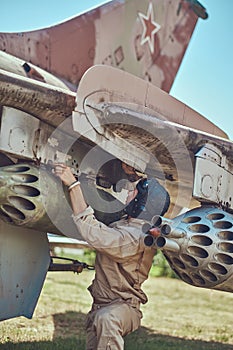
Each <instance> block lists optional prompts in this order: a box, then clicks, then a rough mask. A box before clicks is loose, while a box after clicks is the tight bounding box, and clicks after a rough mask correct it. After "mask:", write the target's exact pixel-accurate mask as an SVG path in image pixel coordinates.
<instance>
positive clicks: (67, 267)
mask: <svg viewBox="0 0 233 350" xmlns="http://www.w3.org/2000/svg"><path fill="white" fill-rule="evenodd" d="M53 259H58V260H64V261H70V263H61V264H59V263H54V262H53ZM83 269H87V270H94V269H95V267H94V266H91V265H88V264H86V263H84V262H81V261H78V260H75V259H70V258H63V257H59V256H51V261H50V265H49V269H48V271H73V272H74V273H75V272H76V273H81V272H82V271H83Z"/></svg>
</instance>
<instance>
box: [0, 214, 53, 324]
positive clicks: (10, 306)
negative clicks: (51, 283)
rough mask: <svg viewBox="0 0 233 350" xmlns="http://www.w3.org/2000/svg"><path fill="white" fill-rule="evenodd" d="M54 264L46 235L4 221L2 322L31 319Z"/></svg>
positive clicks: (0, 240) (0, 237)
mask: <svg viewBox="0 0 233 350" xmlns="http://www.w3.org/2000/svg"><path fill="white" fill-rule="evenodd" d="M49 264H50V256H49V246H48V240H47V235H46V233H45V232H39V231H37V230H29V229H26V228H25V227H23V228H22V227H15V226H12V225H9V224H6V223H4V222H3V221H2V220H0V266H1V268H0V320H1V321H2V320H5V319H8V318H12V317H17V316H25V317H28V318H31V317H32V315H33V311H34V309H35V306H36V304H37V301H38V298H39V295H40V292H41V289H42V286H43V283H44V279H45V277H46V274H47V270H48V267H49Z"/></svg>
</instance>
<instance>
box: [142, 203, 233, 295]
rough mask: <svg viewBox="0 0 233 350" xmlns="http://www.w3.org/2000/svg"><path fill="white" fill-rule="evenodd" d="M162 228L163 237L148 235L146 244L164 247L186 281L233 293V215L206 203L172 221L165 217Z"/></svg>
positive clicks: (174, 267) (164, 250)
mask: <svg viewBox="0 0 233 350" xmlns="http://www.w3.org/2000/svg"><path fill="white" fill-rule="evenodd" d="M160 230H161V236H159V237H158V238H156V239H154V238H153V237H152V238H151V239H148V237H149V238H150V235H149V236H148V237H147V236H146V241H145V243H146V244H147V245H149V246H154V245H155V246H156V247H157V248H159V249H161V250H162V251H163V253H164V255H165V257H166V259H167V260H168V262H169V264H170V265H171V267H172V269H173V270H174V271H175V272H176V273H177V275H178V276H179V277H180V278H181V279H182V280H183V281H185V282H186V283H189V284H191V285H194V286H196V287H202V288H211V289H218V290H222V291H226V292H233V215H232V214H229V213H227V212H225V211H224V210H221V209H219V208H217V207H211V206H204V207H200V208H196V209H194V210H191V211H188V212H186V213H185V214H183V215H181V216H178V217H176V218H175V219H173V220H170V221H167V220H166V219H165V220H163V222H162V225H161V226H160ZM177 233H180V235H178V234H177Z"/></svg>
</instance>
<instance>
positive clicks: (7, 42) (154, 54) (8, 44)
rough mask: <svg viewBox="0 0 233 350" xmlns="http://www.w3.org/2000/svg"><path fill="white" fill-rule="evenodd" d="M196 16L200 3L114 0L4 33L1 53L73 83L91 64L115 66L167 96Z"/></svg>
mask: <svg viewBox="0 0 233 350" xmlns="http://www.w3.org/2000/svg"><path fill="white" fill-rule="evenodd" d="M198 17H201V18H207V13H206V10H205V8H204V7H203V6H202V5H201V4H200V3H199V2H198V1H197V0H182V1H180V0H173V1H164V0H143V1H142V0H115V1H110V2H108V3H106V4H104V5H102V6H100V7H97V8H95V9H93V10H91V11H88V12H86V13H83V14H81V15H79V16H76V17H74V18H71V19H69V20H67V21H65V22H63V23H60V24H57V25H55V26H52V27H49V28H45V29H41V30H36V31H31V32H25V33H20V35H19V34H18V33H15V34H13V33H1V34H0V36H1V39H2V40H1V41H0V50H3V51H5V52H7V53H10V54H12V55H15V56H17V57H19V58H21V59H23V60H25V62H30V63H32V64H34V65H36V66H38V67H40V68H42V69H44V70H46V71H48V72H50V73H52V74H54V75H55V76H57V77H59V78H62V79H63V80H64V81H66V82H69V83H70V84H71V86H73V88H74V89H76V88H77V86H78V83H79V81H80V79H81V77H82V75H83V74H84V72H85V71H86V70H87V69H88V68H90V67H91V66H93V65H96V64H106V65H111V66H114V67H117V68H119V69H122V70H124V71H127V72H129V73H131V74H134V75H136V76H138V77H140V78H142V79H145V80H148V81H150V82H151V83H152V84H154V85H156V86H158V87H159V88H161V89H163V90H164V91H166V92H169V91H170V89H171V86H172V83H173V81H174V79H175V76H176V74H177V71H178V69H179V66H180V64H181V61H182V58H183V56H184V54H185V51H186V49H187V47H188V44H189V41H190V39H191V36H192V33H193V30H194V28H195V26H196V23H197V20H198Z"/></svg>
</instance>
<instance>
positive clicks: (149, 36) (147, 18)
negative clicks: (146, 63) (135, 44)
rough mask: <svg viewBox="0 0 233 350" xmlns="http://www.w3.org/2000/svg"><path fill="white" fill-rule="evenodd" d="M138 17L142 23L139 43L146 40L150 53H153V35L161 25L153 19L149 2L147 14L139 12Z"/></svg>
mask: <svg viewBox="0 0 233 350" xmlns="http://www.w3.org/2000/svg"><path fill="white" fill-rule="evenodd" d="M138 15H139V18H140V20H141V22H142V25H143V33H142V38H141V45H144V44H145V43H146V42H148V44H149V47H150V51H151V53H154V36H155V34H156V33H157V32H158V31H159V29H160V28H161V26H160V25H159V24H158V23H156V22H155V21H154V11H153V6H152V3H151V2H150V3H149V6H148V10H147V15H144V14H143V13H141V12H139V14H138Z"/></svg>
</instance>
